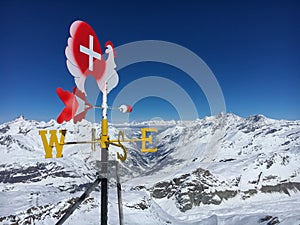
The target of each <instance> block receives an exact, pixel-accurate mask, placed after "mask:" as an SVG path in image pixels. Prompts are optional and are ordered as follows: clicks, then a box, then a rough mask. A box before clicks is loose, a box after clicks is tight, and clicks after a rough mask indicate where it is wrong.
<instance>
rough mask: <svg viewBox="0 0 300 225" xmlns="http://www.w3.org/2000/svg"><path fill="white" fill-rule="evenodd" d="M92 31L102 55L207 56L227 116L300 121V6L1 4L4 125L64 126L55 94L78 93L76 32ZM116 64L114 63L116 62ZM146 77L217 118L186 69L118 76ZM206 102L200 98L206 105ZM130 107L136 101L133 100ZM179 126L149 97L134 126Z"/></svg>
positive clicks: (168, 109)
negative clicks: (73, 28) (118, 50)
mask: <svg viewBox="0 0 300 225" xmlns="http://www.w3.org/2000/svg"><path fill="white" fill-rule="evenodd" d="M77 19H80V20H84V21H86V22H87V23H89V24H90V25H91V26H92V27H93V29H94V30H95V32H96V33H97V36H98V38H99V39H100V42H101V46H102V47H103V46H104V44H105V42H106V41H107V40H111V41H112V42H113V43H114V45H115V46H120V45H123V44H126V43H128V42H133V41H139V40H152V39H153V40H164V41H169V42H173V43H177V44H179V45H182V46H184V47H186V48H188V49H190V50H191V51H193V52H195V53H196V54H197V55H198V56H199V57H201V58H202V59H203V60H204V61H205V63H206V64H207V65H208V66H209V67H210V69H211V70H212V71H213V73H214V75H215V76H216V78H217V80H218V82H219V84H220V86H221V88H222V91H223V94H224V98H225V102H226V108H227V112H233V113H235V114H237V115H240V116H243V117H248V116H249V115H253V114H264V115H266V116H268V117H271V118H277V119H289V120H294V119H300V2H299V1H263V0H262V1H147V2H146V1H107V2H105V1H100V0H98V1H88V0H86V1H32V0H28V1H16V0H4V1H0V21H1V22H0V27H1V36H0V49H1V51H0V58H1V61H0V77H1V82H0V95H1V98H0V105H1V113H0V122H5V121H9V120H11V119H13V118H15V117H17V116H18V115H20V114H23V115H25V117H26V118H29V119H36V120H49V119H51V118H56V117H57V116H58V114H59V113H60V111H61V110H62V108H63V104H62V103H61V101H60V100H59V98H58V97H57V95H56V88H57V87H62V88H63V89H68V90H72V87H73V86H74V85H75V84H74V80H73V77H72V76H71V75H70V73H69V71H68V70H67V67H66V65H65V60H66V58H65V55H64V49H65V47H66V44H67V38H68V37H69V27H70V25H71V23H72V22H73V21H75V20H77ZM117 60H118V59H117V58H116V63H117V64H118V61H117ZM146 75H159V76H163V77H166V78H168V79H171V80H172V81H174V82H176V83H177V84H178V85H180V86H182V87H183V88H184V89H185V90H186V91H187V92H188V94H189V95H190V96H191V98H192V99H193V100H195V99H197V101H196V100H195V102H197V103H196V107H197V109H198V113H199V117H203V116H209V115H210V111H209V107H208V103H207V101H206V99H205V97H204V95H203V93H202V91H201V89H200V88H199V87H198V86H197V85H195V83H193V80H191V78H189V77H188V76H187V75H186V74H184V73H183V72H182V71H179V70H178V69H176V68H173V67H171V66H168V65H163V64H160V63H139V64H136V65H131V66H129V67H127V68H124V69H122V70H120V71H119V76H120V83H119V85H118V87H117V88H115V89H114V90H113V91H112V92H111V94H110V96H109V100H110V101H111V102H112V101H113V99H114V97H115V96H116V95H117V94H118V91H120V90H121V89H122V88H123V87H125V86H126V85H127V84H128V83H130V82H132V81H134V80H135V79H138V78H141V77H143V76H146ZM199 99H200V100H199ZM129 104H130V102H129ZM154 117H161V118H163V119H178V114H177V112H176V110H175V109H174V107H173V106H171V105H170V104H169V103H168V101H167V100H163V99H159V98H155V97H152V98H145V99H141V101H139V102H138V103H137V104H136V105H135V108H134V112H133V113H132V115H131V116H130V119H131V120H144V119H151V118H154Z"/></svg>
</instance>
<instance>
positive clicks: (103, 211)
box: [101, 148, 108, 225]
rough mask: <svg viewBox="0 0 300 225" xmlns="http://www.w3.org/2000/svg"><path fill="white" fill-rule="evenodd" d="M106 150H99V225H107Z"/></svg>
mask: <svg viewBox="0 0 300 225" xmlns="http://www.w3.org/2000/svg"><path fill="white" fill-rule="evenodd" d="M107 163H108V149H107V148H101V164H102V165H101V173H102V174H103V177H104V178H102V180H101V225H107V205H108V195H107V192H108V185H107V183H108V177H107V172H108V171H107Z"/></svg>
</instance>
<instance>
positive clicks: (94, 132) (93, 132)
mask: <svg viewBox="0 0 300 225" xmlns="http://www.w3.org/2000/svg"><path fill="white" fill-rule="evenodd" d="M95 141H96V129H95V128H92V142H93V143H92V145H91V148H92V151H96V143H95Z"/></svg>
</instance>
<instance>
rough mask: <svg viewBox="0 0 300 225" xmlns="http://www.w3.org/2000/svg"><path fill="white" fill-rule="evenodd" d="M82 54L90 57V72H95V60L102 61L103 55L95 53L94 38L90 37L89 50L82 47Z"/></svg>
mask: <svg viewBox="0 0 300 225" xmlns="http://www.w3.org/2000/svg"><path fill="white" fill-rule="evenodd" d="M80 52H82V53H84V54H87V55H88V56H89V70H90V71H93V58H96V59H99V60H101V54H99V53H98V52H95V51H94V37H93V36H92V35H90V40H89V48H86V47H84V46H82V45H80Z"/></svg>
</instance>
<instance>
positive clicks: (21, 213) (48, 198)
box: [0, 114, 300, 225]
mask: <svg viewBox="0 0 300 225" xmlns="http://www.w3.org/2000/svg"><path fill="white" fill-rule="evenodd" d="M141 127H155V128H157V129H158V130H159V132H158V133H157V134H154V143H153V144H154V146H157V147H158V151H157V152H156V153H147V154H143V153H140V152H139V148H140V145H139V144H138V143H126V144H125V146H126V147H127V150H128V158H127V160H126V161H125V162H124V163H121V162H120V167H121V168H120V176H121V182H122V186H123V192H122V195H123V196H122V197H123V209H124V222H125V224H128V225H129V224H130V225H134V224H149V225H150V224H151V225H152V224H178V225H180V224H208V225H213V224H293V225H294V224H296V225H298V224H300V208H299V202H300V194H299V191H300V175H299V174H300V154H299V153H300V121H284V120H273V119H269V118H266V117H264V116H262V115H256V116H252V117H249V118H246V119H244V118H241V117H239V116H236V115H234V114H220V115H217V116H211V117H206V118H204V119H198V120H195V121H147V122H143V123H131V124H115V125H111V124H110V126H109V132H110V138H111V139H117V136H118V132H119V130H123V131H125V135H126V136H127V137H130V138H131V137H139V136H140V128H141ZM92 128H96V131H97V135H98V136H99V135H100V132H101V131H100V125H99V124H92V123H89V122H87V121H82V122H80V123H77V124H76V125H74V124H73V123H64V124H57V123H56V122H55V121H53V120H51V121H49V122H37V121H31V120H26V119H24V118H23V117H19V118H17V119H16V120H14V121H11V122H7V123H4V124H2V125H0V152H1V157H0V224H55V222H57V221H58V220H59V218H61V216H62V215H63V212H64V210H65V209H67V208H68V207H69V206H70V203H72V202H74V200H75V199H76V198H77V197H79V196H80V195H81V194H82V193H83V192H84V190H86V188H87V187H88V186H89V185H90V184H91V183H92V182H93V181H94V179H95V174H96V172H97V171H98V164H97V161H98V160H99V156H100V149H99V148H97V150H96V151H94V152H93V151H92V150H91V146H90V145H73V146H71V145H67V146H65V147H64V150H63V155H64V157H63V158H59V159H56V158H52V159H44V154H45V153H44V149H43V145H42V141H41V138H40V136H39V134H38V133H39V130H42V129H47V130H50V129H67V130H68V131H67V135H66V141H74V140H75V141H83V140H90V139H91V132H90V131H91V129H92ZM117 151H119V149H118V148H117V147H114V146H111V147H110V159H111V160H115V159H116V156H115V155H116V152H117ZM54 155H55V154H54ZM108 176H109V178H110V183H109V208H108V211H109V215H108V216H109V217H108V218H109V224H118V221H119V220H118V205H117V192H116V176H115V168H114V167H111V170H110V173H109V175H108ZM99 201H100V189H99V188H96V190H95V191H94V192H92V193H91V195H90V196H89V198H88V199H87V200H85V201H84V202H83V204H82V205H81V206H80V207H79V208H78V209H77V210H76V211H75V212H74V213H73V214H72V216H71V217H70V218H69V219H68V220H67V221H66V223H65V224H72V225H73V224H100V222H99V221H100V208H99V204H100V202H99Z"/></svg>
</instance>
